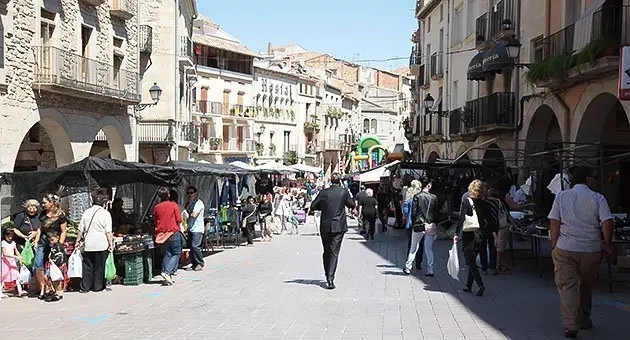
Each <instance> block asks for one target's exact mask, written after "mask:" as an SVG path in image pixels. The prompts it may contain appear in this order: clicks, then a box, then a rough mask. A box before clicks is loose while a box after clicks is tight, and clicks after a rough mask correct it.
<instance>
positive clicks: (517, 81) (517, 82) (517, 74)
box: [512, 0, 549, 169]
mask: <svg viewBox="0 0 630 340" xmlns="http://www.w3.org/2000/svg"><path fill="white" fill-rule="evenodd" d="M548 1H549V0H548ZM515 7H516V8H515V10H516V13H515V14H516V20H515V21H516V24H515V25H514V26H515V27H514V28H515V30H514V32H515V34H516V38H517V39H520V37H521V0H517V1H516V6H515ZM519 62H520V57H519ZM512 82H513V83H514V94H515V97H516V100H517V101H518V102H519V103H520V105H514V107H515V111H516V112H515V113H516V115H515V117H514V118H515V119H514V167H515V168H516V169H518V167H519V164H518V163H519V162H518V157H519V138H518V134H519V130H520V128H519V125H520V121H522V120H523V101H521V100H520V99H521V98H520V97H521V68H520V67H518V66H516V67H514V79H512ZM514 104H516V103H514ZM517 117H518V118H519V119H516V118H517Z"/></svg>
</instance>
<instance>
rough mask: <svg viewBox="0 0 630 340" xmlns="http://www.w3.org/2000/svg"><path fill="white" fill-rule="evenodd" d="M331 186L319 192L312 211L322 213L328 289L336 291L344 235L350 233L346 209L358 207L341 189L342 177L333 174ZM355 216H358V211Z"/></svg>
mask: <svg viewBox="0 0 630 340" xmlns="http://www.w3.org/2000/svg"><path fill="white" fill-rule="evenodd" d="M330 181H331V184H332V185H331V186H330V187H329V188H327V189H324V190H322V191H320V192H319V194H318V195H317V197H316V198H315V200H314V201H313V202H312V203H311V206H310V209H313V210H316V211H317V210H319V211H321V221H320V223H321V228H320V234H321V239H322V246H323V248H324V253H323V256H322V257H323V264H324V274H325V275H326V284H327V285H326V288H328V289H335V272H336V270H337V261H338V259H339V250H340V249H341V241H342V240H343V236H344V234H345V233H346V232H347V231H348V221H347V216H346V208H351V209H355V208H356V205H355V203H354V200H352V197H351V196H350V193H349V192H348V190H346V189H343V188H341V175H339V174H338V173H333V174H332V176H331V179H330ZM354 214H355V215H357V212H356V210H355V211H354Z"/></svg>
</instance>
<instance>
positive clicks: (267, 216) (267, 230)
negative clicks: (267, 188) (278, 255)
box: [258, 195, 273, 242]
mask: <svg viewBox="0 0 630 340" xmlns="http://www.w3.org/2000/svg"><path fill="white" fill-rule="evenodd" d="M269 198H270V197H269V195H261V196H260V204H258V223H259V224H260V230H261V233H262V238H263V242H270V241H271V239H273V233H272V232H271V211H272V210H273V209H272V206H271V202H270V200H269Z"/></svg>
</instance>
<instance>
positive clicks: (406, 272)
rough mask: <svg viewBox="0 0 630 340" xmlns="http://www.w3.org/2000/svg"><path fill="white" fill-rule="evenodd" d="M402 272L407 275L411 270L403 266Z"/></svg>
mask: <svg viewBox="0 0 630 340" xmlns="http://www.w3.org/2000/svg"><path fill="white" fill-rule="evenodd" d="M403 273H405V274H406V275H409V274H411V270H409V269H407V268H405V269H403Z"/></svg>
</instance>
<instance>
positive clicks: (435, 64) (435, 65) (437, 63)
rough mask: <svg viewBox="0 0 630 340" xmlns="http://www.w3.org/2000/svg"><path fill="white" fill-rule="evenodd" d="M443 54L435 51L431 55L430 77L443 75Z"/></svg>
mask: <svg viewBox="0 0 630 340" xmlns="http://www.w3.org/2000/svg"><path fill="white" fill-rule="evenodd" d="M443 59H444V54H443V53H442V52H435V53H433V54H432V55H431V78H439V77H442V76H443V75H444V63H443Z"/></svg>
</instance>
